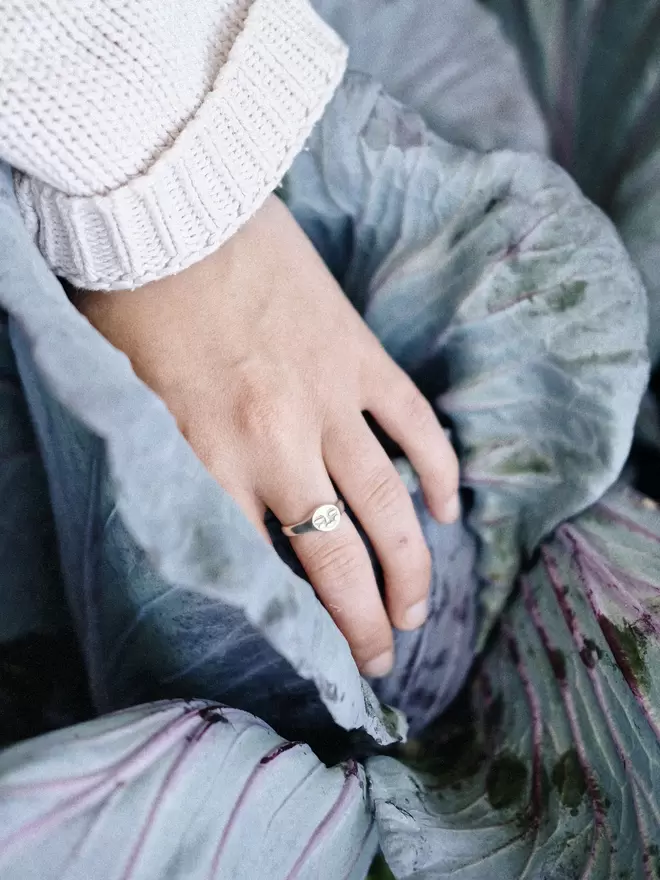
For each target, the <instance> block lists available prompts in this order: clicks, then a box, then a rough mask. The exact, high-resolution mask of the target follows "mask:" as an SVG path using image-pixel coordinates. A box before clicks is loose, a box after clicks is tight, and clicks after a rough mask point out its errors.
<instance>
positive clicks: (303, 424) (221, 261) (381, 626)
mask: <svg viewBox="0 0 660 880" xmlns="http://www.w3.org/2000/svg"><path fill="white" fill-rule="evenodd" d="M77 305H78V307H79V308H80V310H81V311H82V312H83V314H85V315H86V316H87V317H88V319H89V320H90V321H91V323H92V324H94V325H95V326H96V327H97V328H98V329H99V330H100V332H101V333H103V334H104V335H105V336H106V337H107V338H108V339H109V340H110V341H111V342H112V343H113V344H114V345H115V346H116V347H117V348H119V349H121V350H122V351H124V352H125V353H126V354H127V355H128V356H129V358H130V359H131V362H132V364H133V367H134V369H135V372H136V373H137V374H138V375H139V376H140V377H141V378H142V379H143V380H144V381H145V382H146V383H147V384H148V385H150V386H151V388H152V389H153V390H154V391H155V392H156V393H157V394H159V395H160V397H161V398H162V399H163V400H164V401H165V403H166V404H167V406H168V407H169V409H170V410H171V412H172V413H173V414H174V416H175V417H176V419H177V422H178V424H179V427H180V429H181V431H182V432H183V434H184V435H185V437H186V438H187V440H188V441H189V443H190V444H191V446H192V447H193V449H194V450H195V452H196V453H197V455H198V456H199V458H200V459H201V461H202V462H203V463H204V464H205V465H206V467H207V468H208V470H209V471H210V472H211V474H213V476H214V477H215V478H216V479H217V481H218V482H219V483H220V484H221V485H222V486H223V487H224V488H225V489H226V491H227V492H229V493H230V494H231V495H232V496H233V497H234V498H235V500H236V501H237V502H238V504H239V505H241V507H242V508H243V510H244V511H245V513H246V514H247V516H248V517H249V518H250V519H251V520H252V522H253V523H254V525H255V526H256V527H257V528H258V529H259V530H260V531H261V533H262V534H263V535H264V536H265V537H266V538H267V537H268V535H267V532H266V529H265V526H264V514H265V510H266V508H269V509H270V510H271V511H272V512H273V513H274V514H275V516H276V517H277V518H278V519H279V520H280V522H281V523H284V524H290V523H295V522H298V521H300V520H303V519H305V518H306V517H307V516H308V515H309V513H310V512H311V511H313V510H314V508H315V507H317V506H319V505H320V504H323V503H326V502H332V501H333V500H334V499H335V498H336V494H337V493H336V490H335V488H334V487H333V483H332V481H333V480H334V482H335V483H336V485H337V487H338V488H339V491H340V492H341V494H342V495H343V497H344V498H345V499H346V502H347V503H348V505H349V506H350V507H351V508H352V510H353V511H354V513H355V515H356V516H357V517H358V518H359V520H360V522H361V524H362V526H363V528H364V530H365V531H366V533H367V534H368V536H369V538H370V540H371V542H372V544H373V546H374V549H375V551H376V553H377V554H378V557H379V560H380V562H381V564H382V567H383V572H384V576H385V592H386V604H387V613H386V611H385V609H384V607H383V604H382V602H381V599H380V596H379V592H378V588H377V586H376V581H375V577H374V573H373V569H372V566H371V563H370V561H369V557H368V554H367V550H366V548H365V546H364V544H363V542H362V541H361V539H360V537H359V535H358V533H357V531H356V529H355V527H354V526H353V524H352V523H351V521H350V520H349V518H348V517H347V516H343V517H342V519H341V522H340V525H339V527H338V528H337V529H336V531H332V532H313V533H310V534H305V535H301V536H297V537H293V538H292V539H291V541H292V543H293V546H294V549H295V551H296V553H297V555H298V557H299V559H300V560H301V562H302V564H303V566H304V568H305V571H306V572H307V575H308V577H309V579H310V581H311V583H312V585H313V587H314V589H315V590H316V592H317V594H318V596H319V597H320V599H321V600H322V601H323V603H324V604H325V606H326V608H327V609H328V611H329V612H330V614H331V615H332V617H333V618H334V620H335V622H336V623H337V625H338V626H339V628H340V629H341V630H342V632H343V633H344V635H345V636H346V638H347V639H348V642H349V644H350V646H351V649H352V651H353V655H354V657H355V659H356V661H357V663H358V665H359V666H360V668H361V669H362V671H363V672H364V673H365V674H366V675H372V676H378V675H384V674H386V673H387V672H388V671H389V670H390V668H391V665H392V659H393V656H392V630H391V624H394V625H395V626H396V627H399V628H400V629H415V628H417V627H418V626H420V625H421V624H422V623H423V621H424V619H425V617H426V602H427V594H428V588H429V580H430V555H429V551H428V549H427V547H426V544H425V542H424V538H423V535H422V531H421V528H420V525H419V523H418V521H417V518H416V515H415V512H414V509H413V505H412V502H411V500H410V497H409V495H408V493H407V491H406V489H405V487H404V485H403V483H402V482H401V479H400V478H399V476H398V474H397V472H396V470H395V469H394V467H393V465H392V464H391V462H390V460H389V459H388V457H387V455H386V454H385V451H384V450H383V448H382V446H381V445H380V444H379V442H378V441H377V440H376V438H375V436H374V435H373V433H372V432H371V430H370V429H369V427H368V425H367V423H366V421H365V419H364V416H363V412H365V411H367V412H369V413H370V414H371V415H372V416H373V417H374V418H375V419H376V421H377V422H378V423H379V424H380V426H381V427H382V428H383V429H384V430H385V432H386V433H387V434H388V435H389V436H390V437H391V438H392V440H394V441H395V442H396V443H398V444H399V446H400V447H401V448H402V449H403V451H404V452H405V454H406V455H407V456H408V458H409V460H410V462H411V464H412V465H413V467H414V468H415V469H416V471H417V473H418V475H419V478H420V481H421V484H422V487H423V490H424V494H425V497H426V501H427V504H428V506H429V509H430V510H431V512H432V513H433V515H434V516H435V517H436V518H437V519H438V520H439V521H441V522H450V521H453V520H454V519H455V518H456V517H457V516H458V511H459V507H458V496H457V481H458V467H457V462H456V458H455V456H454V453H453V450H452V448H451V446H450V444H449V443H448V441H447V439H446V438H445V435H444V432H443V430H442V428H441V427H440V425H439V424H438V422H437V420H436V418H435V415H434V413H433V410H432V409H431V407H430V406H429V404H428V403H427V402H426V400H425V399H424V398H423V397H422V395H421V394H420V393H419V392H418V390H417V389H416V387H415V386H414V384H413V383H412V382H411V380H410V379H409V378H408V377H407V376H406V375H405V373H403V371H402V370H400V369H399V367H397V366H396V364H395V363H394V362H393V361H392V360H391V359H390V358H389V357H388V355H387V354H386V353H385V351H384V350H383V348H382V347H381V345H380V343H379V342H378V340H377V339H376V337H375V336H374V335H373V334H372V333H371V331H370V330H369V329H368V327H367V326H366V324H365V323H364V322H363V321H362V319H361V318H360V316H359V315H358V314H357V312H356V311H355V310H354V309H353V307H352V305H351V304H350V303H349V301H348V300H347V299H346V297H345V296H344V294H343V293H342V291H341V290H340V288H339V287H338V285H337V284H336V282H335V281H334V279H333V278H332V276H331V275H330V274H329V272H328V271H327V269H326V268H325V266H324V265H323V263H322V261H321V260H320V258H319V257H318V255H317V254H316V252H315V251H314V249H313V247H312V245H311V243H310V242H309V241H308V239H307V238H306V237H305V235H304V234H303V232H302V230H301V229H300V228H299V227H298V225H297V224H296V222H295V221H294V219H293V217H292V216H291V214H290V213H289V211H288V210H287V208H286V207H285V206H284V205H283V204H282V203H281V202H280V201H279V200H278V199H277V198H275V197H274V196H273V197H271V198H270V199H269V200H268V201H267V202H266V204H265V205H264V207H263V208H262V209H261V210H260V211H259V212H258V213H257V214H256V215H255V217H254V218H253V219H252V220H251V221H250V222H248V223H247V224H246V225H245V226H244V227H243V229H242V230H241V231H240V232H238V233H237V234H236V235H235V236H234V237H233V238H232V239H231V241H230V242H228V243H227V244H226V245H224V246H223V247H222V248H220V249H219V250H218V251H217V252H216V253H214V254H213V255H212V256H210V257H208V258H207V259H205V260H203V261H201V262H199V263H197V264H196V265H194V266H192V267H191V268H189V269H187V270H186V271H185V272H182V273H181V274H179V275H176V276H173V277H170V278H166V279H164V280H162V281H158V282H155V283H152V284H148V285H146V286H145V287H143V288H141V289H140V290H139V291H136V292H127V293H113V294H107V293H83V294H81V295H80V297H79V298H78V301H77ZM388 615H389V619H388ZM390 622H391V624H390Z"/></svg>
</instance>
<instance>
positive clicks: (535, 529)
mask: <svg viewBox="0 0 660 880" xmlns="http://www.w3.org/2000/svg"><path fill="white" fill-rule="evenodd" d="M286 192H287V198H288V200H289V203H290V204H291V206H292V208H293V210H294V212H295V213H296V215H297V216H298V218H299V219H300V220H301V222H302V223H303V225H304V226H305V228H306V229H307V231H308V233H309V234H310V236H311V237H312V239H313V240H314V242H315V244H316V246H317V248H318V249H319V251H320V252H321V254H322V255H323V256H324V258H325V260H326V262H327V263H328V265H329V266H330V267H331V268H332V269H333V271H334V272H335V274H336V275H337V277H338V278H339V280H340V282H341V283H342V285H343V287H344V289H345V290H346V292H347V294H348V295H349V296H350V297H351V299H352V300H353V301H354V302H355V303H356V304H357V306H358V307H359V308H360V309H361V310H362V311H363V313H364V315H365V318H366V320H367V321H368V323H369V324H370V325H371V327H372V328H373V329H374V331H375V332H376V334H377V335H378V336H379V337H380V339H381V340H382V342H383V344H384V345H385V347H386V349H387V350H388V351H389V352H390V354H392V356H393V357H394V358H395V359H396V360H397V361H398V362H399V363H400V364H401V365H402V366H403V367H404V368H405V369H406V370H407V371H408V372H409V373H411V375H412V376H413V378H414V379H415V380H416V381H417V382H418V384H419V385H420V387H421V388H422V389H423V390H424V391H425V392H426V394H427V395H428V396H429V398H431V399H432V400H433V402H434V403H435V404H436V406H437V408H438V411H439V412H440V414H441V416H443V417H448V418H449V419H450V420H451V423H452V425H453V427H454V436H455V440H456V442H457V444H458V447H459V450H460V453H461V459H462V464H463V480H464V484H465V486H466V487H469V488H470V489H471V490H472V492H473V495H474V508H473V510H472V513H471V517H470V520H469V521H470V524H471V525H472V527H473V528H474V530H475V532H476V534H477V535H478V537H479V539H480V540H481V550H482V553H481V560H480V571H481V574H482V576H483V578H484V580H485V581H486V586H485V588H484V590H483V591H482V605H483V608H484V626H483V628H482V632H483V633H485V632H486V631H487V630H488V628H489V626H490V624H491V623H492V621H493V620H494V619H495V618H496V616H497V615H498V613H499V611H500V610H501V608H502V605H503V603H504V601H505V599H506V597H507V595H508V593H509V590H510V587H511V583H512V581H513V578H514V577H515V574H516V573H517V570H518V566H519V563H520V560H521V557H524V555H525V553H528V552H531V551H532V550H533V549H534V548H535V547H536V546H537V544H538V541H539V540H540V538H541V537H543V536H544V535H545V534H547V533H549V532H550V531H551V530H552V528H554V526H556V525H557V523H558V522H560V521H561V520H562V519H563V518H565V517H567V516H570V515H572V514H574V513H575V512H577V511H578V510H580V509H582V508H584V507H586V506H587V505H588V504H589V503H590V502H592V501H594V500H595V499H597V498H598V497H599V496H600V495H601V494H602V493H603V492H604V491H605V490H606V488H607V487H608V486H609V485H611V483H612V482H613V481H614V480H615V479H616V477H617V476H618V473H619V471H620V468H621V467H622V465H623V462H624V460H625V458H626V455H627V453H628V449H629V446H630V441H631V437H632V428H633V423H634V419H635V415H636V412H637V407H638V404H639V400H640V397H641V394H642V391H643V389H644V386H645V383H646V379H647V361H646V349H645V344H644V338H645V331H646V321H645V297H644V292H643V289H642V285H641V283H640V280H639V277H638V274H637V272H636V271H635V270H634V269H633V267H632V265H631V263H630V260H629V258H628V257H627V255H626V252H625V250H624V248H623V247H622V245H621V243H620V241H619V239H618V237H617V235H616V233H615V232H614V230H613V228H612V226H611V224H610V223H609V222H608V221H607V220H606V219H605V217H604V216H603V215H602V214H601V213H600V212H599V211H598V210H597V209H596V208H594V207H593V205H591V204H590V203H589V202H587V201H586V199H584V198H583V197H582V196H581V194H580V193H579V191H578V189H577V187H576V186H575V185H574V184H573V183H572V182H571V180H570V179H569V178H568V177H567V175H566V174H564V173H563V172H562V171H560V170H559V169H558V168H557V167H555V166H554V165H553V164H552V163H550V162H549V161H548V160H546V159H543V158H541V157H538V156H532V155H518V154H514V153H511V152H506V151H503V152H499V153H490V154H487V155H481V154H476V153H473V152H470V151H467V150H464V149H461V148H458V147H455V146H450V145H449V144H447V143H446V142H444V141H442V140H441V139H440V138H438V137H436V136H434V135H433V134H431V133H430V132H429V131H428V130H427V129H426V128H425V127H424V125H423V123H422V122H421V119H420V118H419V117H417V116H415V115H414V114H412V113H411V112H409V111H405V110H403V109H402V108H401V107H400V106H399V105H398V104H396V102H394V101H392V100H391V99H389V98H387V97H386V96H385V95H384V94H383V93H382V91H381V90H380V88H379V87H378V86H377V85H375V84H373V83H369V82H368V81H366V80H365V79H364V78H362V77H358V76H355V77H353V78H349V79H348V80H347V81H346V83H345V86H344V88H343V89H342V90H341V91H340V92H339V94H338V96H337V97H336V99H335V100H334V102H333V103H332V105H331V106H330V108H329V110H328V112H327V113H326V115H325V117H324V119H323V120H322V122H321V123H320V125H319V126H318V127H317V129H316V131H315V133H314V134H313V136H312V139H311V141H310V144H309V151H308V152H305V153H303V154H302V155H301V156H300V157H299V158H298V160H297V161H296V164H295V165H294V168H293V171H292V173H291V175H290V177H289V179H288V182H287V190H286Z"/></svg>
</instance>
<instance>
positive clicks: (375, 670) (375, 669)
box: [362, 651, 394, 678]
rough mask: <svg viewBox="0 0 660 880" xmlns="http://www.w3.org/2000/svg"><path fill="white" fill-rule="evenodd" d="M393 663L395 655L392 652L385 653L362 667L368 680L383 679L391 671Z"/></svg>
mask: <svg viewBox="0 0 660 880" xmlns="http://www.w3.org/2000/svg"><path fill="white" fill-rule="evenodd" d="M393 663H394V654H393V653H392V652H391V651H385V652H384V653H382V654H379V655H378V657H374V659H373V660H368V661H367V662H366V663H365V664H364V666H363V667H362V672H363V673H364V675H366V676H367V678H382V677H383V676H384V675H387V674H388V672H390V671H391V669H392V665H393Z"/></svg>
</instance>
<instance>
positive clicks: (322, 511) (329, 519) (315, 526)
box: [282, 499, 344, 538]
mask: <svg viewBox="0 0 660 880" xmlns="http://www.w3.org/2000/svg"><path fill="white" fill-rule="evenodd" d="M343 512H344V502H343V501H341V500H340V499H337V501H334V502H333V503H332V504H322V505H321V506H320V507H317V508H316V509H315V510H313V511H312V513H311V514H310V515H309V517H308V518H307V519H304V520H302V522H299V523H294V524H293V525H291V526H282V532H283V533H284V534H285V535H287V537H289V538H293V537H294V536H295V535H305V534H307V532H334V530H335V529H336V528H337V527H338V526H339V522H340V520H341V515H342V513H343Z"/></svg>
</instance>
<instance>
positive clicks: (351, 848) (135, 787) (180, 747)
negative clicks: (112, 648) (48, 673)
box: [0, 701, 376, 880]
mask: <svg viewBox="0 0 660 880" xmlns="http://www.w3.org/2000/svg"><path fill="white" fill-rule="evenodd" d="M375 848H376V838H375V832H374V823H373V818H372V815H371V810H370V808H369V805H368V802H367V797H366V792H365V781H364V773H363V771H362V769H361V768H360V767H359V766H358V765H357V764H355V762H348V763H345V764H343V765H341V766H338V767H335V768H333V769H330V770H329V769H327V768H326V767H324V766H323V765H322V764H321V763H320V762H319V761H318V759H317V758H316V757H315V756H314V754H313V753H312V751H311V749H310V748H309V747H308V746H306V745H304V744H302V743H292V742H286V741H285V740H282V739H281V738H280V737H278V736H277V735H276V734H275V733H274V732H273V731H272V730H271V729H270V728H269V727H267V726H266V725H265V724H263V722H260V721H257V720H256V719H255V718H253V717H251V716H250V715H247V714H246V713H244V712H239V711H237V710H235V709H225V708H221V707H219V706H216V705H214V704H210V703H203V702H199V701H198V702H195V703H182V702H172V703H157V704H152V705H146V706H140V707H137V708H133V709H128V710H125V711H123V712H119V713H117V714H114V715H109V716H106V717H104V718H100V719H98V720H96V721H93V722H88V723H86V724H84V725H79V726H77V727H73V728H70V729H69V730H65V731H60V732H58V733H54V734H49V735H47V736H44V737H41V738H39V739H36V740H33V741H31V742H29V743H26V744H24V745H19V746H15V747H14V748H12V749H8V750H6V751H5V752H3V753H2V754H0V875H1V876H2V877H3V880H62V878H74V877H75V878H89V877H102V878H103V880H130V878H135V880H137V878H140V880H141V878H164V877H185V878H186V880H202V878H204V880H206V878H210V877H213V878H215V880H255V878H257V877H267V878H268V880H294V878H295V880H307V878H316V877H323V876H327V867H328V865H332V866H333V867H332V871H333V876H336V877H345V878H346V880H362V878H363V877H365V875H366V873H367V870H368V867H369V862H370V860H371V858H372V857H373V854H374V851H375Z"/></svg>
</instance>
